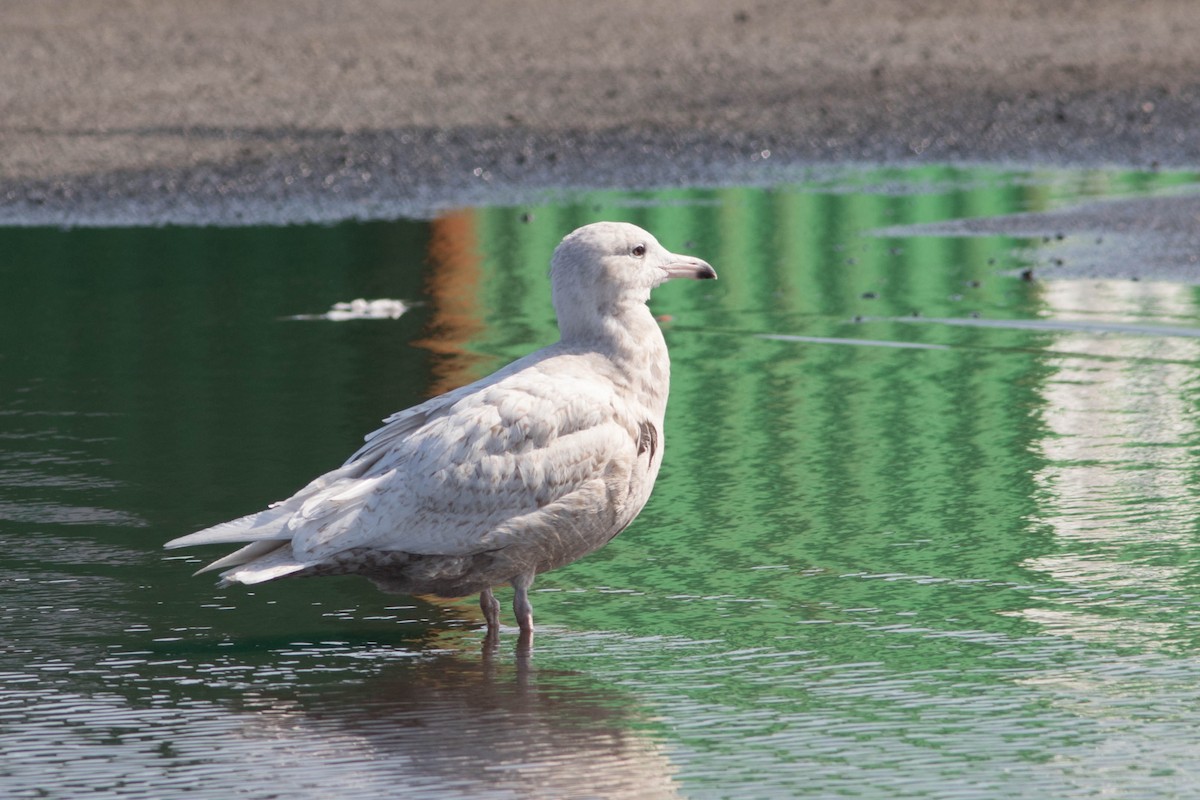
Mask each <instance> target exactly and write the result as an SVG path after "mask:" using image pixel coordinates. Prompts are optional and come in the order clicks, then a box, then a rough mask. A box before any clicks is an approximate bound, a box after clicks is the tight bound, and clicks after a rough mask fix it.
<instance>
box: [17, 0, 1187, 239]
mask: <svg viewBox="0 0 1200 800" xmlns="http://www.w3.org/2000/svg"><path fill="white" fill-rule="evenodd" d="M5 15H6V18H7V20H6V21H7V23H8V24H6V25H5V26H3V27H0V71H2V74H3V75H4V76H6V78H5V80H4V81H0V109H2V110H3V114H2V115H0V117H2V119H3V123H2V125H0V152H2V153H3V154H4V155H3V158H2V159H0V223H9V224H136V223H142V224H157V223H164V222H176V223H186V222H202V223H218V224H221V223H225V224H238V223H246V222H289V221H291V222H298V221H308V220H330V219H338V218H344V217H354V216H358V217H387V216H395V215H397V214H404V215H410V216H424V215H428V214H431V213H435V212H436V211H437V210H438V209H441V208H446V207H452V206H456V205H464V204H468V203H472V202H495V201H496V200H498V199H501V198H504V199H512V200H519V199H521V198H522V197H524V196H529V195H530V194H531V193H534V192H538V191H540V190H544V189H547V188H570V187H574V188H579V187H630V188H632V187H646V186H665V185H678V184H684V183H703V184H721V183H731V182H746V183H761V182H770V181H772V180H778V179H779V177H780V176H786V175H788V174H789V171H792V172H793V173H794V172H795V171H796V170H801V169H804V168H807V167H811V166H813V165H822V164H846V163H858V162H869V163H880V162H888V163H914V164H915V163H938V162H950V163H963V162H993V163H995V162H1002V163H1011V164H1020V165H1026V166H1036V165H1050V166H1071V165H1088V166H1098V165H1123V166H1132V167H1145V168H1154V167H1163V168H1173V167H1182V168H1190V167H1195V166H1197V165H1200V125H1197V124H1196V123H1197V121H1200V51H1197V50H1196V48H1195V47H1194V43H1195V42H1196V41H1200V14H1197V13H1195V10H1194V6H1193V5H1192V4H1191V3H1189V2H1185V1H1174V0H1151V2H1146V3H1139V4H1129V3H1124V2H1116V1H1115V0H1096V1H1094V2H1078V3H1038V2H1011V1H1010V2H983V0H965V2H951V1H950V0H918V1H916V2H909V1H907V0H883V1H882V2H866V0H847V1H845V2H825V3H793V2H786V0H763V1H761V2H757V1H756V2H745V3H734V4H727V3H722V2H717V1H716V0H691V1H690V2H681V3H675V2H667V0H640V1H639V2H634V1H633V0H612V1H611V2H605V3H593V4H543V3H528V2H517V1H516V0H493V1H492V2H488V3H477V2H467V1H466V0H443V1H442V2H439V3H391V2H384V1H383V0H348V1H347V2H342V3H337V4H326V3H322V2H318V0H286V2H285V0H258V1H256V2H249V3H237V2H233V1H232V0H226V1H225V2H206V3H187V2H180V0H162V1H154V2H152V1H151V0H127V1H126V2H106V3H102V4H97V3H93V2H89V1H88V0H10V2H8V3H6V5H5ZM764 151H769V152H770V157H769V158H768V159H763V158H762V157H761V156H762V154H763V152H764ZM1156 213H1157V212H1156ZM1189 213H1190V212H1189ZM1180 227H1184V226H1182V225H1181V226H1180Z"/></svg>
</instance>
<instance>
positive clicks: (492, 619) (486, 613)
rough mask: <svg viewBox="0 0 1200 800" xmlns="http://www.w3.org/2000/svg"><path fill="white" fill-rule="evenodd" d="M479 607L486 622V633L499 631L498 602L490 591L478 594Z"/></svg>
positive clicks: (485, 590)
mask: <svg viewBox="0 0 1200 800" xmlns="http://www.w3.org/2000/svg"><path fill="white" fill-rule="evenodd" d="M479 607H480V608H481V609H482V610H483V618H484V619H486V620H487V626H488V633H489V634H491V633H495V632H497V631H499V630H500V601H499V600H497V599H496V595H494V594H492V590H491V589H484V590H483V591H482V592H480V593H479Z"/></svg>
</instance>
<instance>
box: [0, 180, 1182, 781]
mask: <svg viewBox="0 0 1200 800" xmlns="http://www.w3.org/2000/svg"><path fill="white" fill-rule="evenodd" d="M1195 179H1196V176H1194V175H1177V174H1175V175H1173V174H1162V175H1151V174H1141V173H1121V172H1089V173H1034V174H1030V173H1014V172H1001V171H993V170H955V169H943V168H925V169H919V170H873V171H861V172H850V173H847V174H845V175H843V176H841V177H840V178H838V179H836V180H834V179H828V178H826V179H821V180H812V181H809V182H807V183H800V184H796V185H789V186H781V187H775V188H773V189H765V190H764V189H720V190H690V191H670V192H661V193H612V192H606V193H595V194H585V195H580V196H573V197H570V198H566V199H564V200H561V201H556V202H555V203H554V204H552V205H546V206H542V207H532V208H531V207H523V208H487V209H473V210H467V211H463V212H460V213H456V214H450V215H446V216H444V217H442V218H440V219H438V220H435V221H433V222H430V223H425V222H404V221H402V222H394V223H374V224H345V225H338V226H333V227H295V228H282V229H274V228H248V229H224V230H222V229H183V228H167V229H134V230H74V231H66V232H64V231H57V230H45V229H28V230H3V231H0V285H3V286H4V293H3V299H0V306H2V311H3V314H2V315H0V330H2V332H3V333H2V336H0V441H2V443H3V446H2V448H0V548H2V549H3V553H4V556H3V558H0V637H2V639H0V789H2V790H3V794H4V796H6V797H14V798H16V797H77V796H80V795H82V794H85V793H92V792H94V793H97V794H99V795H108V796H129V797H148V798H168V797H175V796H181V795H184V794H185V793H194V792H195V791H196V790H197V789H201V788H202V790H203V792H204V794H205V795H206V796H227V795H228V796H234V795H236V796H240V797H252V798H269V797H291V798H305V797H312V798H317V797H327V796H330V795H331V794H333V793H336V794H337V795H338V796H344V797H378V796H389V795H392V794H395V793H396V792H398V791H401V789H402V791H403V794H404V796H406V797H407V796H411V797H431V798H432V797H438V798H445V797H472V798H474V797H483V798H506V797H513V798H516V797H547V798H551V797H553V798H561V797H639V798H640V797H694V798H716V797H793V796H820V797H827V796H836V795H848V796H880V797H938V798H950V797H980V798H997V797H1060V798H1061V797H1085V796H1088V797H1090V796H1094V795H1107V796H1114V797H1122V798H1130V797H1169V796H1178V795H1180V794H1186V793H1189V792H1192V791H1194V787H1195V786H1196V785H1197V781H1198V780H1200V766H1198V765H1200V758H1198V756H1200V744H1198V743H1197V742H1198V740H1197V738H1196V736H1195V730H1196V728H1197V725H1198V724H1200V711H1198V710H1197V709H1198V708H1200V658H1197V652H1198V647H1200V634H1198V633H1197V631H1200V553H1198V552H1197V547H1196V545H1197V524H1196V522H1195V513H1194V509H1195V507H1196V500H1197V494H1200V488H1198V487H1200V472H1198V470H1197V468H1196V466H1195V455H1196V451H1197V446H1198V445H1200V414H1198V410H1197V409H1198V407H1200V406H1198V404H1200V368H1198V366H1197V365H1198V364H1200V341H1198V340H1197V335H1198V334H1200V325H1198V324H1197V323H1198V319H1200V293H1198V292H1197V290H1196V289H1195V288H1194V287H1191V286H1185V285H1180V284H1172V283H1162V282H1153V281H1131V280H1115V279H1113V280H1096V279H1087V280H1083V279H1054V278H1043V277H1040V276H1039V277H1038V278H1037V279H1036V280H1033V281H1026V280H1023V279H1022V278H1021V275H1020V273H1021V270H1022V269H1023V268H1024V267H1026V266H1027V265H1028V264H1031V263H1034V262H1039V261H1040V260H1044V259H1045V258H1046V257H1047V256H1048V255H1049V256H1053V254H1054V253H1055V252H1060V251H1056V249H1055V248H1066V247H1067V246H1069V245H1070V244H1071V242H1070V237H1068V239H1067V240H1065V241H1061V242H1060V241H1058V240H1057V239H1054V238H1053V237H1051V238H1050V241H1043V240H1041V239H1036V240H1030V239H1012V238H1004V237H987V238H962V237H959V238H939V237H932V236H924V237H904V236H895V235H890V236H879V235H876V234H875V233H874V232H877V231H881V230H884V229H886V230H887V232H888V233H891V234H894V233H896V232H897V231H902V226H903V225H906V224H909V223H924V222H936V221H940V220H947V219H955V218H959V217H963V216H980V215H994V214H1001V213H1007V212H1012V211H1028V210H1040V209H1047V208H1054V207H1058V206H1061V205H1063V204H1067V203H1071V202H1073V201H1076V200H1078V199H1081V198H1090V197H1102V196H1110V195H1130V194H1138V193H1142V192H1150V191H1157V190H1162V189H1167V188H1169V187H1171V186H1172V185H1180V184H1188V183H1192V182H1194V181H1195ZM596 219H627V220H630V221H633V222H637V223H639V224H642V225H644V226H646V227H647V228H649V229H651V230H652V231H654V232H655V233H656V234H657V235H658V236H659V238H660V239H661V240H662V241H663V242H664V244H666V245H667V246H668V247H670V248H672V249H675V250H682V251H685V252H692V253H695V254H697V255H700V256H703V257H704V258H706V259H708V260H709V261H711V262H712V263H713V264H714V265H715V266H716V268H717V270H718V272H719V273H720V275H721V280H720V281H719V282H717V283H704V284H690V283H689V284H681V285H677V284H672V285H669V286H666V287H664V288H663V289H661V290H660V291H659V292H658V293H657V295H656V297H655V299H654V301H653V303H652V305H653V308H654V311H655V313H656V314H660V315H662V316H663V318H664V323H663V324H664V328H665V331H666V336H667V339H668V343H669V345H670V347H671V352H672V359H673V382H674V385H673V387H672V396H671V407H670V409H669V411H668V418H667V431H666V434H667V439H668V447H667V451H666V452H667V455H666V461H665V465H664V467H663V471H662V475H661V477H660V479H659V484H658V487H657V489H656V493H655V496H654V498H653V499H652V501H651V503H650V505H649V506H648V507H647V509H646V511H645V512H644V513H643V514H642V516H641V517H640V518H639V519H638V521H637V522H636V523H635V524H634V525H633V526H632V527H631V528H630V529H629V530H627V531H626V532H625V533H624V534H622V535H621V536H620V537H619V538H618V539H616V540H615V541H614V542H613V543H612V544H610V545H609V546H608V547H606V548H605V549H603V550H601V551H600V552H598V553H596V554H594V555H593V556H590V557H589V558H587V559H585V560H584V561H581V562H579V563H576V564H574V565H572V566H570V567H568V568H565V569H562V570H559V571H557V572H553V573H550V574H547V575H544V576H542V577H540V578H539V580H538V582H537V584H536V585H535V594H534V597H533V599H534V604H535V608H536V612H537V618H538V620H539V633H538V637H537V642H536V649H535V650H534V652H533V653H532V654H531V655H529V656H528V657H524V656H522V655H521V654H519V653H518V652H516V650H515V647H514V645H515V638H516V637H515V635H514V634H513V633H512V631H511V630H510V631H506V634H505V637H504V638H503V640H502V642H501V645H500V647H499V649H498V650H497V651H496V652H494V653H487V652H483V651H481V644H482V635H481V633H482V631H481V618H480V614H479V612H478V610H477V608H476V607H475V605H474V602H473V600H465V601H462V602H441V603H436V604H435V603H431V602H426V601H423V600H420V599H412V598H404V597H395V596H387V595H382V594H379V593H378V592H376V591H375V590H374V589H373V588H372V587H371V586H370V585H369V584H368V583H366V582H365V581H360V580H356V579H352V578H345V579H322V580H321V581H319V582H317V581H312V582H301V581H297V582H293V583H288V582H282V583H278V584H274V585H265V586H261V587H256V588H255V589H253V590H250V591H247V590H240V589H230V590H217V589H215V588H214V587H213V585H212V582H211V581H210V580H209V577H208V576H202V577H198V578H190V577H188V576H189V574H190V572H191V571H192V570H193V569H194V568H195V567H196V566H198V565H199V564H200V560H199V559H200V558H201V557H207V556H209V555H212V553H210V552H205V553H203V554H202V555H201V556H198V555H195V554H192V553H183V554H179V553H177V552H176V553H172V554H170V555H167V554H164V553H163V551H161V550H160V545H161V543H162V542H163V541H165V540H166V539H168V538H171V537H173V536H176V535H178V534H181V533H185V532H188V531H191V530H194V529H198V528H200V527H203V526H206V525H209V524H212V523H215V522H218V521H221V520H224V519H227V518H230V517H233V516H236V515H239V514H242V513H247V512H250V511H253V510H256V509H258V508H259V507H261V506H262V505H263V504H265V503H267V502H269V501H271V500H274V499H277V498H279V497H282V496H284V495H286V494H288V493H290V492H291V491H292V490H294V489H296V488H297V487H299V486H300V485H301V484H302V483H304V482H305V481H306V480H307V479H309V478H310V477H312V476H313V475H315V474H317V473H318V472H320V471H324V470H326V469H328V468H330V467H332V466H335V465H337V464H339V463H340V462H341V460H343V459H344V458H345V456H346V455H347V454H349V453H350V452H351V451H352V450H354V449H355V447H356V446H357V443H358V441H359V437H360V436H361V435H362V434H364V433H366V432H367V431H369V430H371V429H373V428H374V427H375V425H376V423H377V420H378V419H379V418H381V417H383V416H385V415H387V414H388V413H390V412H391V411H394V410H396V409H398V408H402V407H405V406H408V405H410V404H412V403H415V402H417V401H419V400H421V399H422V398H424V397H426V396H429V395H431V394H434V393H437V392H440V391H443V390H446V389H448V388H452V387H453V386H457V385H461V384H462V383H465V382H467V381H469V380H471V379H473V378H475V377H478V376H481V375H484V374H486V373H488V372H490V371H491V370H492V369H494V368H495V367H497V366H499V365H501V364H502V363H504V362H505V361H507V360H508V359H510V358H512V357H515V356H517V355H520V354H522V353H524V352H527V351H528V350H530V349H532V348H534V347H536V346H538V345H541V344H545V343H547V342H549V341H552V340H553V338H554V320H553V314H552V312H551V309H550V304H549V290H548V286H547V283H546V279H545V265H546V262H547V259H548V258H549V254H550V252H551V250H552V249H553V247H554V245H555V243H556V242H557V240H558V239H559V238H560V237H561V236H562V235H563V234H564V233H565V232H567V231H568V230H570V229H571V228H573V227H575V226H576V225H579V224H583V223H585V222H588V221H592V220H596ZM898 226H900V227H898ZM359 297H363V298H395V299H401V300H403V301H405V303H407V304H409V305H412V306H413V307H412V308H411V309H410V310H408V311H407V312H406V313H404V314H403V315H401V316H400V317H399V318H397V319H372V320H352V321H342V322H334V321H330V320H327V319H294V318H293V317H296V316H302V315H307V316H311V317H320V316H321V315H323V314H325V313H326V312H328V311H329V310H330V309H331V308H332V307H333V306H334V304H335V303H339V302H348V301H351V300H353V299H354V298H359ZM414 304H415V305H414ZM504 595H505V596H503V597H502V599H503V600H506V599H507V592H506V593H504ZM505 614H506V616H510V615H509V612H508V609H507V608H506V609H505Z"/></svg>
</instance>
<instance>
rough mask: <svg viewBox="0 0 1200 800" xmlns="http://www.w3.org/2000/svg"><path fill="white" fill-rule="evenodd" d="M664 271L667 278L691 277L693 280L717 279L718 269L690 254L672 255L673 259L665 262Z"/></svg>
mask: <svg viewBox="0 0 1200 800" xmlns="http://www.w3.org/2000/svg"><path fill="white" fill-rule="evenodd" d="M662 268H663V272H665V273H667V279H668V280H670V279H671V278H691V279H692V280H697V281H703V280H714V281H715V280H716V279H717V271H716V270H715V269H713V268H712V266H711V265H710V264H709V263H708V262H707V261H703V260H701V259H699V258H691V257H689V256H677V255H675V254H672V255H671V260H670V261H669V262H667V263H666V264H663V267H662Z"/></svg>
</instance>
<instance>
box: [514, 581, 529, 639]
mask: <svg viewBox="0 0 1200 800" xmlns="http://www.w3.org/2000/svg"><path fill="white" fill-rule="evenodd" d="M511 583H512V587H513V589H514V590H515V593H514V594H513V613H514V614H516V616H517V624H518V625H520V626H521V642H523V643H525V644H526V645H528V643H529V642H530V641H532V640H533V604H532V603H530V602H529V587H530V586H532V585H533V573H532V572H527V573H525V574H524V575H518V576H517V577H515V578H513V579H512V581H511Z"/></svg>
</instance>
